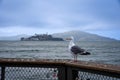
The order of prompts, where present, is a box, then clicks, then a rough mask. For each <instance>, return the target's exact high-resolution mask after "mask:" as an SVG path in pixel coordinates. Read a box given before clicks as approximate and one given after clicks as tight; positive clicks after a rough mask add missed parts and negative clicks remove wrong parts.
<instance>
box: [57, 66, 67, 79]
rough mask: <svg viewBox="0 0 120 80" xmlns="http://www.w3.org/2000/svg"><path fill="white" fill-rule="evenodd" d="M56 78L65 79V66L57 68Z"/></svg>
mask: <svg viewBox="0 0 120 80" xmlns="http://www.w3.org/2000/svg"><path fill="white" fill-rule="evenodd" d="M58 80H67V79H66V68H65V67H60V68H58Z"/></svg>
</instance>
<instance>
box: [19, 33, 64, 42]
mask: <svg viewBox="0 0 120 80" xmlns="http://www.w3.org/2000/svg"><path fill="white" fill-rule="evenodd" d="M20 40H21V41H64V40H63V39H62V38H58V37H53V36H52V35H48V34H35V35H33V36H30V37H27V38H25V37H21V39H20Z"/></svg>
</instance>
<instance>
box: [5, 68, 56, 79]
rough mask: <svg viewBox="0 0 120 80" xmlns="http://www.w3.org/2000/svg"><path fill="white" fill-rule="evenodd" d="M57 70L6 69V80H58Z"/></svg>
mask: <svg viewBox="0 0 120 80" xmlns="http://www.w3.org/2000/svg"><path fill="white" fill-rule="evenodd" d="M57 75H58V70H57V68H38V67H36V68H33V67H6V69H5V80H58V76H57Z"/></svg>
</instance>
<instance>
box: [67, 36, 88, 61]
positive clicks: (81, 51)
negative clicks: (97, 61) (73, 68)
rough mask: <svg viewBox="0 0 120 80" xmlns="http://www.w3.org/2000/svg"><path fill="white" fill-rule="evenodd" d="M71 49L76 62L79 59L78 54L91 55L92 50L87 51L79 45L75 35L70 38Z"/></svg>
mask: <svg viewBox="0 0 120 80" xmlns="http://www.w3.org/2000/svg"><path fill="white" fill-rule="evenodd" d="M69 51H70V52H71V54H72V55H73V57H74V62H76V61H77V56H78V55H90V52H87V51H85V50H84V49H81V48H80V47H79V46H77V45H75V43H74V38H73V37H71V38H70V43H69Z"/></svg>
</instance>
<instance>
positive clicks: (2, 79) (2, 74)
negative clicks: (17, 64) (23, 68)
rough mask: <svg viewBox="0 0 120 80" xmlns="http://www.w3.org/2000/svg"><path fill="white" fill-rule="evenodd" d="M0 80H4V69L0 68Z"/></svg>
mask: <svg viewBox="0 0 120 80" xmlns="http://www.w3.org/2000/svg"><path fill="white" fill-rule="evenodd" d="M1 80H5V67H4V66H2V67H1Z"/></svg>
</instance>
